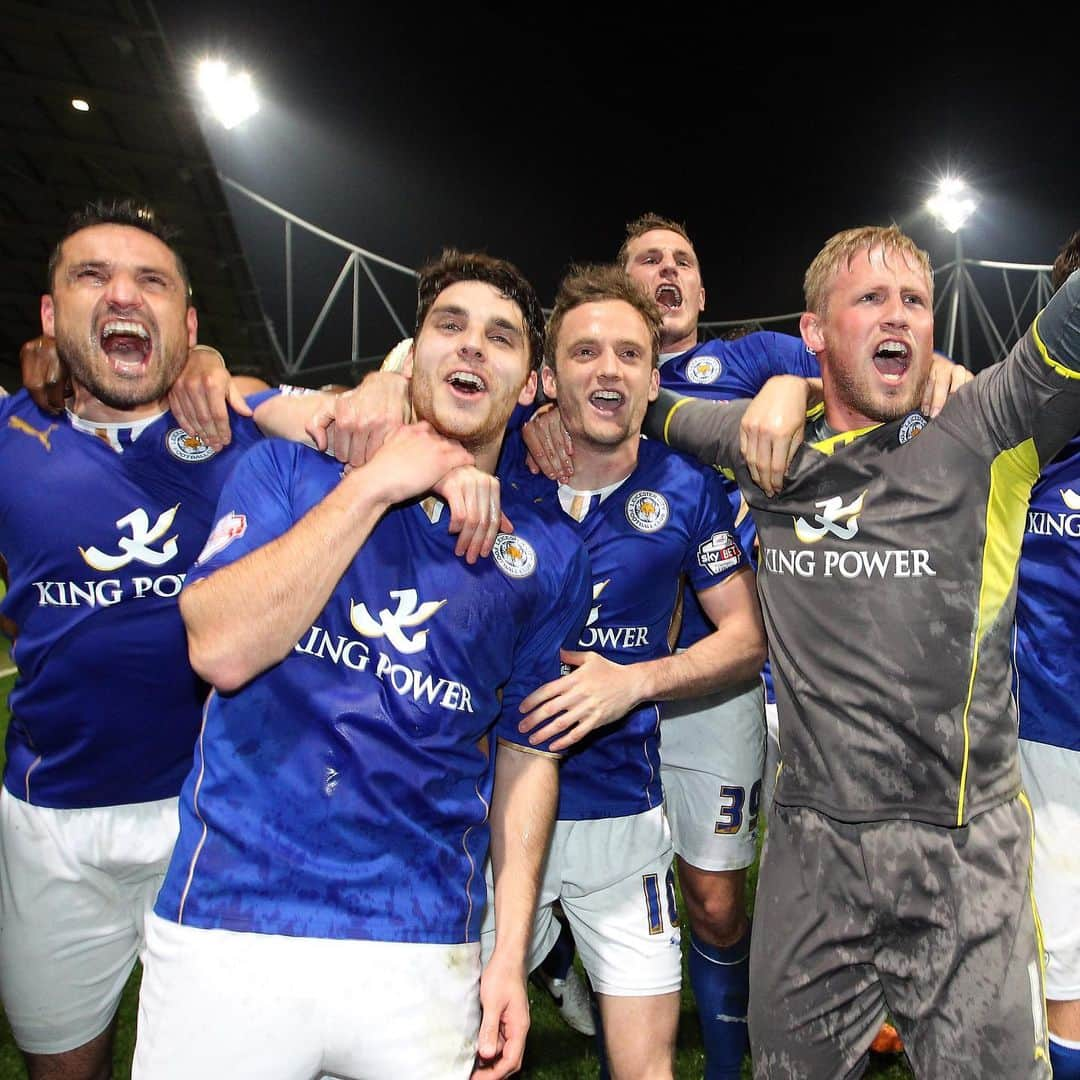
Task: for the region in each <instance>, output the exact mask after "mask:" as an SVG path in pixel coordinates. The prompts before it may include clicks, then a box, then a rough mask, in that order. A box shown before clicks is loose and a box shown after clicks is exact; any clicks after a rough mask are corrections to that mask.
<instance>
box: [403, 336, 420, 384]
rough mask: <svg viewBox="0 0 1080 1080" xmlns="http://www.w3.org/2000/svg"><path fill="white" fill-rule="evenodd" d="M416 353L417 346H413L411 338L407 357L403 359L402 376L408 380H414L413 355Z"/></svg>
mask: <svg viewBox="0 0 1080 1080" xmlns="http://www.w3.org/2000/svg"><path fill="white" fill-rule="evenodd" d="M415 351H416V346H415V344H413V339H412V338H409V347H408V349H406V350H405V355H404V356H403V357H402V358H401V374H402V375H404V376H405V378H406V379H411V378H412V369H413V355H414V353H415Z"/></svg>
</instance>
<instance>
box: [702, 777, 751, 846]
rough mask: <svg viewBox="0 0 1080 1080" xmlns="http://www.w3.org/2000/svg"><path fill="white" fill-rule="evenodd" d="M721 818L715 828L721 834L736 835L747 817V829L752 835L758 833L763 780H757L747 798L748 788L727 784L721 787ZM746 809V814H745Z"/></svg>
mask: <svg viewBox="0 0 1080 1080" xmlns="http://www.w3.org/2000/svg"><path fill="white" fill-rule="evenodd" d="M720 804H721V805H720V818H719V820H718V821H717V822H716V827H715V829H714V830H713V831H714V832H716V833H718V834H719V835H721V836H734V835H735V833H737V832H738V831H739V830H740V829H741V828H742V824H743V818H744V816H745V819H746V829H747V832H749V833H750V834H751V835H754V834H756V833H757V827H758V812H759V811H760V809H761V781H760V780H755V781H754V786H753V787H752V788H751V789H750V798H749V800H748V799H747V798H746V788H744V787H737V786H736V785H734V784H725V785H724V786H723V787H722V788H720ZM744 811H745V815H744Z"/></svg>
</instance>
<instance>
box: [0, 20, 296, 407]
mask: <svg viewBox="0 0 1080 1080" xmlns="http://www.w3.org/2000/svg"><path fill="white" fill-rule="evenodd" d="M73 98H82V99H84V100H85V101H86V102H88V103H89V105H90V110H89V111H88V112H78V111H76V110H75V109H74V108H73V107H72V104H71V102H72V99H73ZM0 144H2V145H3V147H4V153H3V155H2V157H0V177H2V183H0V221H2V227H0V258H2V259H3V267H4V274H3V280H2V281H0V384H2V385H4V386H7V387H8V389H12V388H13V387H15V386H17V385H18V384H19V378H18V349H19V346H20V345H21V344H22V342H23V341H25V340H26V339H27V338H28V337H32V336H34V335H36V334H37V333H38V332H39V331H40V322H39V317H38V305H39V298H40V296H41V293H42V291H43V289H44V284H45V282H44V278H45V263H46V260H47V259H48V255H49V251H50V248H51V246H52V243H53V242H54V241H55V239H56V237H57V236H58V234H59V232H60V231H61V230H62V228H63V226H64V223H65V221H66V220H67V217H68V215H69V214H70V213H71V211H72V210H74V209H76V208H77V207H78V206H79V205H80V204H81V203H83V202H85V201H86V200H87V199H90V198H94V197H96V196H98V195H130V196H137V197H140V198H143V199H145V200H146V201H147V202H150V203H151V204H152V205H153V206H154V207H155V208H156V209H157V210H158V212H159V214H160V215H161V217H162V218H163V219H164V220H166V221H167V222H169V223H170V224H172V225H175V226H177V227H179V228H180V230H181V235H180V238H179V240H178V247H179V248H180V250H181V251H182V253H183V255H184V258H185V260H186V261H187V263H188V266H189V269H190V271H191V277H192V281H193V283H194V285H195V303H196V306H197V308H198V311H199V324H200V339H201V340H204V341H211V342H213V343H214V344H215V345H217V346H218V347H219V348H221V350H222V352H224V353H225V355H226V356H228V357H229V363H230V367H231V368H232V369H233V370H234V371H262V372H264V373H266V374H268V375H269V374H272V373H273V372H274V371H275V370H276V360H275V354H274V351H273V348H272V345H271V341H270V331H269V329H268V326H267V322H266V318H265V315H264V313H263V310H262V307H261V304H260V301H259V297H258V294H257V292H256V288H255V283H254V279H253V277H252V274H251V271H250V268H249V266H248V264H247V262H246V260H245V257H244V254H243V251H242V250H241V247H240V242H239V239H238V237H237V233H236V229H235V227H234V224H233V221H232V219H231V217H230V215H229V210H228V207H227V205H226V202H225V197H224V195H223V193H222V188H221V184H220V183H219V181H218V177H217V174H216V173H215V171H214V165H213V162H212V161H211V158H210V154H209V151H208V149H207V147H206V143H205V141H204V139H203V137H202V134H201V132H200V130H199V124H198V120H197V117H196V115H195V112H194V110H193V108H192V105H191V102H190V99H189V98H188V95H187V93H186V91H185V90H184V89H183V88H182V86H181V83H180V80H179V77H178V75H177V71H176V68H175V65H174V63H173V60H172V58H171V56H170V54H169V49H168V45H167V43H166V41H165V39H164V37H163V35H162V32H161V28H160V25H159V23H158V21H157V17H156V15H155V13H154V10H153V8H152V6H151V5H150V3H148V2H147V0H66V2H57V0H44V2H42V0H38V2H35V3H32V4H31V3H18V2H16V3H7V2H5V3H4V4H3V5H2V6H0Z"/></svg>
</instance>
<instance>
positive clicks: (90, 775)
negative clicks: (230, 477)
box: [0, 391, 261, 809]
mask: <svg viewBox="0 0 1080 1080" xmlns="http://www.w3.org/2000/svg"><path fill="white" fill-rule="evenodd" d="M77 424H82V422H76V424H73V422H72V420H71V418H70V417H69V416H68V415H66V414H65V415H63V416H52V415H50V414H48V413H45V412H42V411H41V410H40V409H38V408H37V406H35V405H34V404H33V402H32V401H31V400H30V398H29V396H28V395H27V394H26V392H25V391H23V392H20V393H18V394H15V395H13V396H12V397H8V398H3V399H0V462H2V463H3V464H2V466H0V477H2V480H3V482H2V483H0V554H2V555H3V557H4V558H5V559H6V560H7V564H8V573H9V576H10V584H9V587H8V592H7V595H6V596H5V597H4V599H3V602H2V606H0V610H2V612H3V615H4V617H5V619H8V620H10V621H11V623H13V624H14V627H15V633H16V638H15V644H14V647H13V650H12V656H13V658H14V660H15V663H16V665H17V667H18V669H19V674H18V678H17V680H16V683H15V687H14V689H13V690H12V692H11V698H10V707H11V723H10V726H9V728H8V734H7V766H6V768H5V771H4V784H5V786H6V787H7V789H8V790H9V791H10V792H11V793H12V794H13V795H16V796H17V797H18V798H20V799H25V800H27V801H29V802H32V803H35V804H37V805H39V806H50V807H58V808H62V809H67V808H81V807H91V806H110V805H117V804H122V803H133V802H143V801H148V800H152V799H162V798H169V797H172V796H175V795H176V794H178V792H179V791H180V785H181V783H182V782H183V779H184V777H185V776H186V775H187V773H188V770H189V769H190V768H191V750H192V746H193V744H194V741H195V735H196V733H197V732H198V726H199V718H200V715H201V710H202V703H203V700H204V698H205V696H206V693H207V689H208V688H207V686H206V684H205V683H203V682H202V681H201V680H200V679H199V678H198V677H197V676H196V675H195V674H194V672H193V671H192V670H191V666H190V664H189V663H188V654H187V638H186V636H185V634H184V627H183V624H182V622H181V620H180V614H179V611H178V609H177V600H176V597H177V594H178V593H179V592H180V588H181V585H182V584H183V581H184V574H185V572H186V570H187V569H188V567H189V566H190V565H191V564H192V563H193V562H194V561H195V557H196V556H197V555H198V553H199V550H200V549H201V548H202V546H203V544H204V543H205V541H206V537H207V534H208V533H209V531H210V526H211V525H212V524H213V520H214V508H215V506H216V503H217V498H218V495H219V494H220V492H221V487H222V484H223V483H224V481H225V477H226V475H227V474H228V473H229V472H230V471H231V469H232V466H233V464H234V462H236V461H237V460H238V458H239V457H240V456H241V454H242V451H243V449H244V448H246V447H247V446H250V445H251V444H252V443H253V442H255V441H256V440H258V439H259V438H261V436H260V435H259V431H258V428H256V426H255V424H254V423H253V422H252V421H250V420H247V419H244V418H242V417H236V416H234V417H233V418H232V425H233V433H234V434H233V441H232V443H231V444H230V445H229V446H227V447H226V448H225V449H224V450H223V451H221V452H220V453H215V452H214V451H212V450H211V449H210V448H209V447H207V446H204V445H203V444H202V443H200V442H199V441H198V440H195V439H191V438H189V437H188V436H187V435H185V434H184V432H183V430H182V429H181V428H180V426H179V425H178V424H177V422H176V420H175V419H174V418H173V416H172V414H171V413H164V414H163V415H161V416H159V417H158V418H157V419H155V420H153V421H152V422H150V423H148V424H146V423H142V424H136V425H134V426H133V427H124V426H120V425H115V424H113V425H102V427H101V429H100V431H101V434H102V437H101V438H98V437H95V435H94V434H90V433H88V432H87V431H85V430H78V426H76V425H77ZM82 426H83V427H85V426H86V425H85V424H82ZM133 433H135V434H137V437H136V438H135V439H134V441H132V434H133ZM109 440H111V442H112V444H113V445H110V441H109Z"/></svg>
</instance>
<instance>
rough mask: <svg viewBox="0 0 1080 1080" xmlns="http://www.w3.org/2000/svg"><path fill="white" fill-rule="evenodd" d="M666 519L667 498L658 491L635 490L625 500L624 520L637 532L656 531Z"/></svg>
mask: <svg viewBox="0 0 1080 1080" xmlns="http://www.w3.org/2000/svg"><path fill="white" fill-rule="evenodd" d="M667 519H668V504H667V499H665V498H664V496H663V495H661V494H660V493H659V492H656V491H635V492H634V494H633V495H631V496H630V498H629V499H627V500H626V520H627V521H629V522H630V524H631V525H633V526H634V528H635V529H637V530H638V532H656V530H657V529H659V528H662V527H663V525H664V522H666V521H667Z"/></svg>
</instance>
